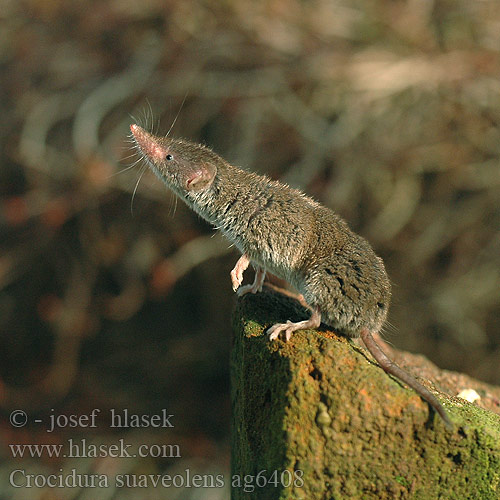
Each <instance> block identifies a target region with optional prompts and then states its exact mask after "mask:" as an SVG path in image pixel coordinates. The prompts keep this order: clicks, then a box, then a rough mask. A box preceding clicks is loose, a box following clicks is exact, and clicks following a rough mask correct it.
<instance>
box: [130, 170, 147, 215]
mask: <svg viewBox="0 0 500 500" xmlns="http://www.w3.org/2000/svg"><path fill="white" fill-rule="evenodd" d="M146 170H148V166H147V164H146V165H144V167H143V169H142V172H141V174H140V175H139V178H138V179H137V182H136V183H135V187H134V191H133V193H132V199H131V200H130V213H131V215H132V217H133V216H134V198H135V193H136V192H137V188H138V187H139V183H140V182H141V179H142V176H143V175H144V174H145V173H146Z"/></svg>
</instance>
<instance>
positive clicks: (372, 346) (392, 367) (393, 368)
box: [360, 328, 453, 430]
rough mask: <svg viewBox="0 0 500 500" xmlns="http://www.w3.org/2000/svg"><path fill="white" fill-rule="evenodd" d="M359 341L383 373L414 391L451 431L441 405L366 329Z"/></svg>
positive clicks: (362, 331)
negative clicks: (392, 358)
mask: <svg viewBox="0 0 500 500" xmlns="http://www.w3.org/2000/svg"><path fill="white" fill-rule="evenodd" d="M360 336H361V339H362V340H363V342H364V344H365V346H366V348H367V349H368V350H369V351H370V353H371V355H372V356H373V357H374V358H375V359H376V360H377V362H378V363H379V365H380V366H381V367H382V368H383V370H384V371H386V372H387V373H390V374H391V375H394V376H395V377H397V378H398V379H400V380H402V381H403V382H404V383H405V384H407V385H409V386H410V387H411V388H412V389H414V390H415V391H416V392H417V394H419V396H420V397H421V398H422V399H424V400H425V401H427V403H429V404H430V405H431V406H432V407H433V408H434V409H435V410H436V411H437V412H438V413H439V415H440V416H441V418H442V419H443V421H444V423H445V425H446V427H447V428H448V429H450V430H451V429H453V424H452V422H451V420H450V418H449V417H448V415H447V413H446V411H445V410H444V408H443V407H442V406H441V403H440V402H439V401H438V400H437V398H436V397H435V396H434V394H432V393H431V392H430V391H429V390H428V389H426V388H425V387H424V386H423V385H422V384H421V383H420V382H418V381H417V380H416V379H415V378H414V377H412V376H411V375H410V374H409V373H407V372H405V371H404V370H403V369H402V368H401V367H399V366H398V365H397V364H396V363H394V361H391V360H390V359H389V358H388V357H387V355H386V354H385V352H384V351H382V349H381V348H380V346H379V345H378V344H377V343H376V342H375V339H374V338H373V337H372V334H371V332H370V331H369V330H367V329H366V328H365V329H363V330H361V332H360Z"/></svg>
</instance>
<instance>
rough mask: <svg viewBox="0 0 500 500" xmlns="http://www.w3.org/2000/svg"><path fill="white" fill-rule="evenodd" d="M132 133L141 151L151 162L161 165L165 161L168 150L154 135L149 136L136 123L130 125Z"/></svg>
mask: <svg viewBox="0 0 500 500" xmlns="http://www.w3.org/2000/svg"><path fill="white" fill-rule="evenodd" d="M130 131H131V132H132V136H133V137H134V139H135V142H136V143H137V145H138V146H139V149H140V150H141V151H142V153H144V155H145V156H146V157H147V158H148V159H149V160H150V161H152V162H154V163H160V162H162V161H163V160H164V159H165V155H166V154H167V150H166V148H165V147H164V146H162V145H161V143H160V141H159V140H158V139H157V138H156V137H155V136H154V135H151V134H149V133H148V132H146V131H145V130H144V129H143V128H141V127H139V125H136V124H135V123H134V124H132V125H130Z"/></svg>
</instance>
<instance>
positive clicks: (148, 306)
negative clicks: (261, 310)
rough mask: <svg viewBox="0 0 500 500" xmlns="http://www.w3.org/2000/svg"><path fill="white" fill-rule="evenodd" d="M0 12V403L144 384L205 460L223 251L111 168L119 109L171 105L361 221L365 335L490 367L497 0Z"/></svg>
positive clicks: (224, 277) (119, 157) (138, 400)
mask: <svg viewBox="0 0 500 500" xmlns="http://www.w3.org/2000/svg"><path fill="white" fill-rule="evenodd" d="M0 19H1V24H0V35H1V40H0V62H1V69H2V79H1V81H0V90H1V94H0V109H1V112H2V124H1V126H0V141H1V142H0V144H1V148H2V155H1V158H0V190H1V191H0V195H1V200H0V231H1V247H0V346H1V351H0V352H1V357H2V363H1V366H2V368H1V371H0V374H1V377H2V378H1V392H0V402H1V403H2V406H3V407H4V408H7V409H9V408H12V407H14V406H20V407H27V408H30V409H32V410H33V411H35V410H40V411H44V409H45V410H46V409H47V408H50V407H54V406H56V407H60V408H64V409H66V410H67V409H68V408H73V409H74V411H76V410H75V409H77V411H82V410H81V409H82V407H84V408H87V407H88V408H93V407H96V406H99V405H101V406H103V407H108V406H110V407H113V405H114V406H117V405H118V406H120V405H122V406H123V405H124V406H128V407H132V408H136V409H137V410H138V411H148V410H149V411H154V410H155V409H157V408H162V407H165V406H166V405H168V406H169V407H173V410H174V412H175V413H176V414H178V415H182V418H183V419H184V423H183V424H182V425H181V424H180V425H179V428H178V429H177V430H178V432H179V433H180V434H181V435H183V436H187V437H186V440H187V441H186V444H185V447H186V449H189V450H190V452H189V453H191V454H192V455H193V456H196V455H199V456H205V457H206V456H212V457H216V460H219V461H220V460H221V458H220V457H221V452H219V451H218V448H217V447H218V444H216V443H219V442H221V441H224V439H225V438H226V437H227V423H228V412H229V407H228V398H229V396H228V391H227V383H228V382H227V353H228V348H229V336H230V326H229V325H230V322H229V317H230V311H231V308H232V303H233V302H232V301H233V298H232V295H231V290H230V280H229V270H230V269H231V267H232V264H233V261H234V260H235V259H236V258H237V255H236V253H234V251H231V250H228V248H227V247H228V245H227V244H226V242H224V241H223V240H222V239H220V238H211V236H212V234H213V233H212V230H211V229H210V228H208V227H207V226H206V225H205V224H204V223H202V222H201V221H199V220H198V219H197V218H196V216H194V215H193V214H192V213H190V212H189V210H188V209H187V208H186V207H184V206H181V205H180V204H179V205H178V206H176V203H175V201H174V200H173V198H172V196H171V195H169V194H167V193H166V192H165V190H164V189H163V188H162V186H161V185H160V184H159V183H158V182H157V181H156V180H155V179H154V178H153V177H152V176H151V175H149V173H146V174H145V175H144V176H143V177H142V180H141V182H140V184H139V185H138V187H137V189H136V190H135V188H136V182H137V180H138V177H139V174H140V172H141V169H140V166H135V167H133V168H130V169H128V170H125V169H126V168H127V166H129V165H131V164H132V163H133V158H128V159H127V158H126V157H127V155H129V154H130V153H131V151H130V150H129V149H128V144H127V142H126V141H125V136H126V134H127V132H128V124H129V123H131V122H132V121H134V120H135V119H137V120H139V121H140V122H141V123H142V124H144V125H147V126H148V127H149V128H150V129H154V130H159V131H160V132H166V131H167V130H168V128H169V127H170V125H171V123H172V121H173V120H174V118H175V116H176V114H177V112H178V111H179V110H180V112H179V116H178V119H177V122H176V124H175V127H174V129H173V133H174V134H175V135H182V136H185V137H188V138H190V139H192V140H197V141H202V142H205V143H207V144H209V145H210V146H211V147H212V148H213V149H214V150H215V151H217V152H218V153H220V154H222V155H223V156H225V157H226V158H227V159H229V160H230V161H232V162H234V163H237V164H240V165H243V166H245V167H248V168H249V169H254V170H257V171H259V172H262V173H267V174H268V175H270V176H272V177H274V178H281V179H284V180H286V181H287V182H289V183H291V184H293V185H295V186H299V187H301V188H303V189H304V190H306V191H307V192H308V193H309V194H311V195H313V196H314V197H315V198H317V199H319V200H321V201H322V202H323V203H325V204H327V205H329V206H330V207H332V208H333V209H335V210H336V211H338V212H339V213H340V214H341V215H343V216H344V217H345V218H346V219H348V220H349V221H350V223H351V225H352V226H353V227H354V228H355V229H356V230H357V231H358V232H360V233H361V234H363V235H365V236H366V237H368V239H369V240H370V241H371V242H372V243H373V246H374V247H375V248H376V249H377V251H378V253H379V254H380V255H382V256H383V257H384V259H385V261H386V263H387V267H388V270H389V273H390V275H391V278H392V280H393V282H394V284H395V286H394V304H393V307H392V312H391V323H392V324H393V325H394V329H389V330H388V332H387V338H388V340H389V341H392V342H393V343H394V344H396V345H398V346H400V347H406V348H409V349H411V350H414V351H419V352H422V353H424V354H426V355H428V356H429V357H430V358H431V359H433V360H434V361H436V362H437V363H438V364H440V365H441V366H442V367H446V368H450V369H455V370H459V371H465V372H468V373H469V374H471V375H473V376H476V377H478V378H481V379H483V380H486V381H489V382H492V383H497V384H498V383H500V370H499V358H500V332H499V328H498V325H499V323H500V307H499V306H500V294H499V288H500V287H499V285H500V265H499V264H500V232H499V227H500V210H499V208H500V189H499V188H500V52H499V47H500V4H499V3H498V2H496V1H494V0H482V1H475V2H470V1H466V0H457V1H455V2H449V1H446V0H431V1H420V0H408V1H402V0H400V1H389V0H379V1H375V2H368V1H362V0H361V1H354V2H353V1H342V0H334V1H332V0H316V1H310V2H301V1H298V0H288V1H286V0H281V1H280V0H276V1H269V2H264V1H255V0H233V1H231V2H229V1H227V2H209V1H201V0H198V1H194V2H184V1H180V0H179V1H174V0H171V1H160V0H143V1H142V2H132V1H128V0H123V1H118V0H117V1H114V2H105V1H102V2H101V1H97V0H95V1H91V2H77V1H65V2H61V1H56V0H32V1H24V2H23V1H14V0H10V1H8V0H4V1H3V2H1V10H0ZM184 99H185V101H184V104H183V106H182V109H180V108H181V103H182V102H183V100H184ZM130 115H132V116H133V117H135V118H131V117H130ZM120 170H124V171H123V172H122V173H118V172H119V171H120ZM134 190H135V196H134V199H133V214H132V213H131V199H132V193H133V192H134ZM174 212H175V215H174ZM85 401H86V402H85ZM68 405H69V406H68ZM33 432H35V431H33ZM200 442H201V443H204V444H202V445H200ZM200 446H201V448H200ZM222 456H224V453H222ZM122 498H123V497H122Z"/></svg>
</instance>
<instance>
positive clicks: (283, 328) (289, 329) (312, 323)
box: [266, 308, 321, 342]
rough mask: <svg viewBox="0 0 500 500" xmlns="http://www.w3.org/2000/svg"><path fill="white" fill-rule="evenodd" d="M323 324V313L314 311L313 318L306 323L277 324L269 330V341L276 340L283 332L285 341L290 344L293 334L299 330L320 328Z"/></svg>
mask: <svg viewBox="0 0 500 500" xmlns="http://www.w3.org/2000/svg"><path fill="white" fill-rule="evenodd" d="M320 324H321V313H320V312H319V309H318V308H315V309H314V310H313V313H312V314H311V317H310V318H309V319H306V320H304V321H298V322H297V323H293V322H292V321H290V320H288V321H287V322H286V323H277V324H276V325H273V326H272V327H271V328H269V329H268V330H267V332H266V333H268V335H269V340H276V339H277V338H278V336H279V334H280V333H281V332H285V339H286V341H287V342H288V341H289V340H290V337H291V336H292V333H293V332H296V331H297V330H306V329H307V328H318V326H319V325H320Z"/></svg>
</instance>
